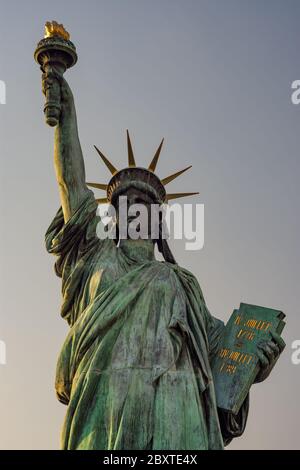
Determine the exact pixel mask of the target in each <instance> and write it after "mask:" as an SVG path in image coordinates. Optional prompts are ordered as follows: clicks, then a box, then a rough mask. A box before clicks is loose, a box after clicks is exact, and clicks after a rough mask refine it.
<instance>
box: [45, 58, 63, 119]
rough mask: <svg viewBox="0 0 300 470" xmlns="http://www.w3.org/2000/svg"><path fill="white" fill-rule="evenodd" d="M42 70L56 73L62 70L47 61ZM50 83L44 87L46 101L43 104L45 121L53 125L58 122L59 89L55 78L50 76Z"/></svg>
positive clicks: (59, 109) (59, 110)
mask: <svg viewBox="0 0 300 470" xmlns="http://www.w3.org/2000/svg"><path fill="white" fill-rule="evenodd" d="M43 70H44V72H45V73H46V74H47V73H49V74H50V73H51V71H53V70H55V71H56V73H60V74H61V75H62V73H63V72H64V70H61V69H60V67H55V66H54V65H53V64H51V63H48V64H47V65H46V66H44V68H43ZM51 82H52V83H51V85H50V86H48V87H47V89H46V93H45V95H46V102H45V105H44V114H45V119H46V123H47V124H48V125H49V126H51V127H54V126H56V125H57V124H58V123H59V119H60V113H61V91H60V83H59V81H58V80H57V78H55V77H53V78H51Z"/></svg>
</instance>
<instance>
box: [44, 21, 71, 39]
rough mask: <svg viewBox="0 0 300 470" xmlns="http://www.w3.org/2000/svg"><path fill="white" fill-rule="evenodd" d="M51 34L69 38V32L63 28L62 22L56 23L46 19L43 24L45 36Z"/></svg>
mask: <svg viewBox="0 0 300 470" xmlns="http://www.w3.org/2000/svg"><path fill="white" fill-rule="evenodd" d="M53 36H59V37H60V38H62V39H65V40H66V41H68V40H69V39H70V34H69V33H68V31H66V30H65V28H64V25H63V24H58V23H57V22H56V21H47V23H46V24H45V38H49V37H53Z"/></svg>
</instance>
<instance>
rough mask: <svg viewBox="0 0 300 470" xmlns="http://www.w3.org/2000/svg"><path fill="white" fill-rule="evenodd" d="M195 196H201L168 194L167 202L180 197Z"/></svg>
mask: <svg viewBox="0 0 300 470" xmlns="http://www.w3.org/2000/svg"><path fill="white" fill-rule="evenodd" d="M195 194H199V193H173V194H167V196H166V199H167V201H170V200H171V199H177V198H179V197H186V196H194V195H195Z"/></svg>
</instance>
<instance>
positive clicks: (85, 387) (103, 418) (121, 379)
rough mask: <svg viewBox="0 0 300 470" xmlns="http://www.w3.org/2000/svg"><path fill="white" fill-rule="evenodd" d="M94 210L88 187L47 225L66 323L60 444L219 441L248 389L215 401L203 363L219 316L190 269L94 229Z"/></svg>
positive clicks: (59, 377) (235, 432)
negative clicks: (230, 402) (70, 210)
mask: <svg viewBox="0 0 300 470" xmlns="http://www.w3.org/2000/svg"><path fill="white" fill-rule="evenodd" d="M96 211H97V203H96V201H95V199H94V197H93V193H92V192H91V191H89V192H88V193H87V195H86V197H85V198H84V199H83V200H82V203H81V205H80V207H79V208H78V209H77V211H76V212H75V213H74V214H73V216H72V217H71V218H70V219H69V220H68V221H67V223H65V222H64V218H63V213H62V209H61V208H60V209H59V211H58V212H57V214H56V216H55V218H54V220H53V222H52V223H51V225H50V227H49V228H48V230H47V233H46V246H47V250H48V251H49V252H50V253H52V254H54V255H56V257H57V258H56V262H55V271H56V274H57V275H58V276H59V277H61V278H62V295H63V302H62V308H61V315H62V317H63V318H65V319H66V320H67V322H68V323H69V325H70V330H69V333H68V335H67V338H66V340H65V342H64V344H63V347H62V350H61V353H60V355H59V358H58V363H57V371H56V384H55V387H56V393H57V397H58V399H59V400H60V401H61V402H62V403H64V404H66V405H68V406H67V412H66V417H65V421H64V426H63V430H62V448H63V449H109V450H113V449H134V450H137V449H148V450H149V449H172V450H188V449H194V450H196V449H197V450H201V449H222V448H223V446H224V445H227V444H228V443H229V442H230V441H231V439H232V438H233V437H237V436H240V435H241V434H242V432H243V431H244V428H245V424H246V420H247V414H248V397H247V399H246V400H245V402H244V404H243V406H242V408H241V410H240V412H239V414H238V415H237V416H234V415H232V414H231V413H226V412H224V411H222V410H219V409H218V408H217V404H216V398H215V391H214V384H213V379H212V374H211V368H210V363H211V360H212V358H213V356H214V354H216V351H217V348H218V344H219V342H220V340H221V338H222V332H223V329H224V324H223V322H221V321H220V320H218V319H216V318H215V317H213V316H212V315H211V314H210V312H209V311H208V309H207V307H206V304H205V301H204V298H203V295H202V291H201V288H200V286H199V284H198V282H197V280H196V278H195V277H194V276H193V275H192V274H191V273H190V272H188V271H187V270H185V269H183V268H181V267H179V266H178V265H176V264H171V263H168V262H161V261H158V260H156V259H155V257H154V253H153V246H152V242H151V240H149V241H145V242H144V243H142V244H138V243H136V242H134V241H131V240H128V241H126V240H123V241H122V243H120V245H119V246H117V245H116V244H115V242H114V240H112V239H109V238H106V239H100V238H98V236H97V224H98V223H99V217H98V216H97V215H96ZM139 246H140V247H139Z"/></svg>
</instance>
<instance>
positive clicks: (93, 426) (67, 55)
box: [35, 22, 284, 450]
mask: <svg viewBox="0 0 300 470" xmlns="http://www.w3.org/2000/svg"><path fill="white" fill-rule="evenodd" d="M51 41H52V42H51ZM35 57H36V60H37V61H38V62H39V63H40V65H41V68H42V70H43V92H44V94H45V95H46V98H47V105H46V107H45V114H46V120H47V122H48V124H50V125H52V126H56V127H55V143H54V163H55V170H56V178H57V182H58V187H59V194H60V200H61V208H60V209H59V210H58V212H57V214H56V216H55V217H54V219H53V221H52V223H51V225H50V227H49V228H48V230H47V233H46V246H47V250H48V252H49V253H52V254H53V255H55V256H56V262H55V271H56V274H57V275H58V276H59V277H61V278H62V294H63V302H62V308H61V315H62V317H63V318H64V319H65V320H66V321H67V322H68V324H69V326H70V330H69V333H68V335H67V338H66V340H65V342H64V345H63V347H62V350H61V353H60V356H59V358H58V363H57V373H56V393H57V397H58V399H59V400H60V401H61V402H62V403H64V404H65V405H67V412H66V417H65V421H64V426H63V431H62V448H63V449H97V450H99V449H109V450H115V449H126V450H127V449H134V450H137V449H148V450H149V449H172V450H176V449H177V450H188V449H194V450H195V449H199V450H201V449H223V447H224V446H226V445H227V444H228V443H229V442H230V441H231V440H232V439H233V438H234V437H238V436H240V435H241V434H242V433H243V431H244V429H245V425H246V421H247V415H248V409H249V395H247V397H246V399H245V400H244V402H243V404H242V407H241V409H240V411H239V412H238V414H236V415H234V414H233V413H230V412H226V411H224V410H222V409H219V408H218V406H217V403H216V396H215V390H214V382H213V378H212V373H211V361H212V360H213V358H214V355H215V354H216V351H217V349H218V346H219V344H220V341H221V338H222V332H223V330H224V324H223V322H222V321H220V320H218V319H217V318H215V317H214V316H213V315H211V313H210V312H209V310H208V308H207V306H206V303H205V300H204V297H203V294H202V291H201V288H200V286H199V284H198V282H197V280H196V278H195V277H194V276H193V275H192V274H191V273H190V272H189V271H187V270H186V269H183V268H181V267H180V266H179V265H178V264H177V263H176V261H175V259H174V257H173V254H172V253H171V250H170V248H169V246H168V243H167V241H166V240H165V239H163V238H162V237H161V236H159V237H158V239H143V238H140V239H137V240H135V239H130V238H129V239H120V240H113V239H110V238H106V239H99V238H98V236H97V233H96V228H97V224H98V222H99V217H98V216H97V207H98V204H100V203H101V202H103V200H108V201H109V202H110V203H111V204H112V206H113V207H115V209H116V212H117V220H118V209H119V207H118V201H119V196H121V195H123V196H124V195H126V196H127V201H128V204H129V206H130V205H131V204H134V203H136V202H139V203H140V204H142V205H144V206H145V207H146V208H147V211H148V214H149V217H150V206H151V204H154V203H155V204H162V203H164V202H165V201H167V200H168V199H170V198H174V197H180V196H183V195H188V193H182V194H180V193H179V194H175V195H167V193H166V190H165V185H166V184H167V183H168V182H169V181H171V179H174V178H175V177H176V176H178V175H179V174H180V173H181V172H178V173H176V174H175V175H171V176H170V177H167V178H165V179H164V180H160V179H159V178H158V176H157V175H156V174H155V173H154V171H155V169H156V164H157V162H158V159H159V155H160V151H161V147H162V143H161V144H160V146H159V148H158V150H157V152H156V153H155V155H154V158H153V160H152V162H151V164H150V166H149V168H148V169H145V168H140V167H137V166H136V163H135V158H134V153H133V150H132V145H131V141H130V137H129V134H127V143H128V167H127V168H125V169H123V170H120V171H118V170H117V169H116V168H115V167H114V166H113V165H112V164H111V163H110V162H109V160H108V159H107V158H106V157H105V155H104V154H103V153H102V152H100V150H98V153H99V155H100V157H101V158H102V160H103V161H104V163H105V164H106V166H107V167H108V168H109V170H110V171H111V173H112V178H111V180H110V181H109V183H108V184H100V183H91V184H90V186H91V187H94V188H98V189H104V190H106V198H101V199H98V200H96V199H95V196H94V193H93V192H92V191H91V190H90V189H89V188H88V184H87V183H86V176H85V168H84V160H83V155H82V151H81V146H80V141H79V136H78V129H77V120H76V111H75V104H74V99H73V94H72V92H71V89H70V87H69V85H68V83H67V82H66V80H65V79H64V77H63V73H64V71H65V70H66V69H67V68H68V67H70V66H72V65H74V63H75V62H76V59H77V56H76V51H75V46H74V45H73V44H72V43H71V42H70V41H69V35H68V33H66V31H65V30H64V28H63V26H62V25H58V24H57V23H55V22H53V23H52V24H51V23H50V24H49V23H48V24H47V38H46V40H42V41H41V42H40V43H39V45H38V49H37V51H36V54H35ZM159 233H160V234H161V231H160V232H159ZM155 244H157V246H158V248H159V250H160V252H161V253H162V255H163V257H164V259H165V262H160V261H157V260H156V259H155V256H154V247H155ZM283 348H284V342H283V340H282V339H281V338H280V336H279V335H276V333H275V334H274V333H273V334H272V336H270V338H269V340H268V341H266V342H265V343H264V344H262V345H261V347H260V350H259V351H258V352H257V354H258V356H259V359H260V369H259V372H258V374H257V377H256V382H260V381H262V380H264V379H265V378H266V377H267V376H268V375H269V373H270V370H271V369H272V367H273V365H274V362H275V361H276V359H277V358H278V356H279V354H280V353H281V351H282V350H283Z"/></svg>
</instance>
